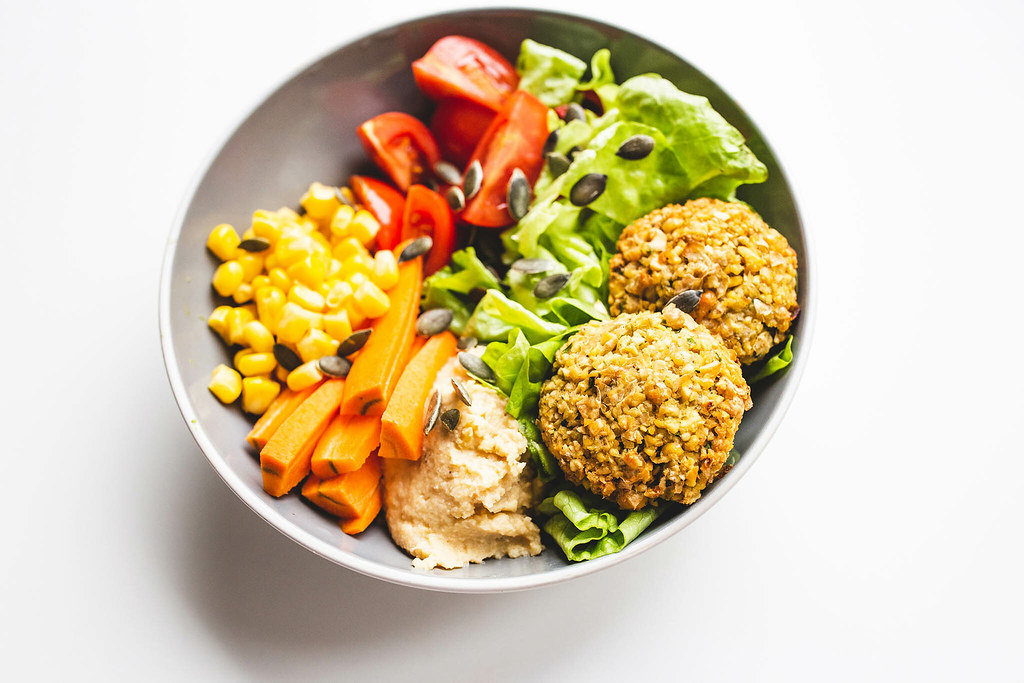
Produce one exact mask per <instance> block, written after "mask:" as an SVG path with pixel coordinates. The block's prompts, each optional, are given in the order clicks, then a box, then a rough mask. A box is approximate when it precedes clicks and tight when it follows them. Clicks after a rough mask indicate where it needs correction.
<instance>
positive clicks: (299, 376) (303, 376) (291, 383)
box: [288, 360, 324, 391]
mask: <svg viewBox="0 0 1024 683" xmlns="http://www.w3.org/2000/svg"><path fill="white" fill-rule="evenodd" d="M323 378H324V376H323V375H322V374H320V368H318V367H317V366H316V361H315V360H311V361H309V362H308V363H303V364H302V365H300V366H299V367H297V368H295V369H294V370H292V371H291V372H289V373H288V388H289V389H291V390H292V391H302V390H303V389H308V388H309V387H311V386H313V385H314V384H316V383H317V382H319V381H320V380H322V379H323Z"/></svg>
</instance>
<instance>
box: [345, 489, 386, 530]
mask: <svg viewBox="0 0 1024 683" xmlns="http://www.w3.org/2000/svg"><path fill="white" fill-rule="evenodd" d="M382 503H383V500H382V497H381V492H380V487H379V486H378V487H377V488H376V489H374V491H373V495H372V496H370V498H368V499H367V500H366V503H365V504H364V507H363V508H362V509H361V510H360V511H359V514H358V515H356V516H355V517H349V518H348V519H343V520H342V521H341V530H342V531H344V532H345V533H346V534H358V533H361V532H363V531H365V530H366V527H368V526H370V524H372V523H373V520H375V519H377V515H379V514H380V508H381V504H382Z"/></svg>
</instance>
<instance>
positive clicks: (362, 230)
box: [348, 209, 380, 244]
mask: <svg viewBox="0 0 1024 683" xmlns="http://www.w3.org/2000/svg"><path fill="white" fill-rule="evenodd" d="M378 230H380V223H378V222H377V219H376V218H374V217H373V214H372V213H370V212H369V211H366V210H365V209H360V210H359V211H356V215H355V216H354V217H353V218H352V221H351V222H350V223H349V224H348V234H349V235H351V236H352V237H355V238H356V239H357V240H359V242H360V243H362V244H369V243H370V242H372V241H373V239H374V238H375V237H376V236H377V231H378Z"/></svg>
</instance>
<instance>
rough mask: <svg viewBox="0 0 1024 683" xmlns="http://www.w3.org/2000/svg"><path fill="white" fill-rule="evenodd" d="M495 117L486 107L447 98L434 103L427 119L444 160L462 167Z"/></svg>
mask: <svg viewBox="0 0 1024 683" xmlns="http://www.w3.org/2000/svg"><path fill="white" fill-rule="evenodd" d="M494 116H495V114H494V112H493V111H491V110H490V109H488V108H487V107H481V106H480V105H479V104H475V103H473V102H470V101H469V100H460V99H456V98H454V97H446V98H445V99H443V100H441V101H440V102H438V103H437V109H436V110H435V111H434V117H433V118H432V119H430V130H431V132H433V133H434V138H435V139H436V140H437V144H438V146H439V147H440V148H441V153H442V154H443V155H444V157H445V159H448V160H449V161H452V162H454V163H456V164H458V165H460V166H464V165H466V163H468V162H469V158H470V157H471V156H472V155H473V150H474V149H476V143H478V142H480V138H482V137H483V136H484V133H485V132H487V126H489V125H490V124H491V121H493V120H494Z"/></svg>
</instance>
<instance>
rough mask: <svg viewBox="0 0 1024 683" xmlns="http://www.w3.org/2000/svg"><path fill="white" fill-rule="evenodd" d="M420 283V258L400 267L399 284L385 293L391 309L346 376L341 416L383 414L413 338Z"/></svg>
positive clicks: (418, 305)
mask: <svg viewBox="0 0 1024 683" xmlns="http://www.w3.org/2000/svg"><path fill="white" fill-rule="evenodd" d="M404 247H405V244H404V243H403V244H400V245H398V247H397V248H396V249H395V254H396V255H397V254H400V253H401V250H402V249H403V248H404ZM422 280H423V259H422V258H414V259H412V260H410V261H406V262H405V263H401V264H399V266H398V284H396V285H395V286H394V287H392V288H391V290H390V291H389V292H388V296H389V297H390V299H391V307H390V308H389V309H388V312H387V313H385V314H384V315H383V316H381V317H380V318H379V319H378V320H377V322H376V323H375V324H374V326H373V332H371V333H370V338H369V339H368V340H367V341H366V344H365V345H364V346H363V348H362V350H361V351H360V352H359V356H358V357H357V358H356V359H355V361H354V362H353V363H352V369H351V370H350V371H349V373H348V378H347V380H346V389H345V398H344V400H343V401H342V403H341V414H342V415H381V414H382V413H383V412H384V406H385V405H386V404H387V401H388V399H389V398H391V392H392V391H394V389H395V384H396V383H397V382H398V377H399V375H401V372H402V362H403V360H404V359H405V356H406V354H407V353H408V349H409V347H410V346H411V345H412V343H413V339H414V338H415V334H416V329H415V328H416V316H417V314H418V313H419V310H420V290H421V289H422V286H423V282H422Z"/></svg>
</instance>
